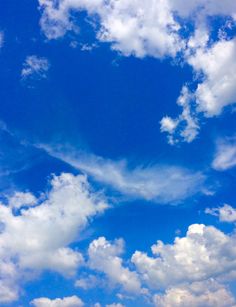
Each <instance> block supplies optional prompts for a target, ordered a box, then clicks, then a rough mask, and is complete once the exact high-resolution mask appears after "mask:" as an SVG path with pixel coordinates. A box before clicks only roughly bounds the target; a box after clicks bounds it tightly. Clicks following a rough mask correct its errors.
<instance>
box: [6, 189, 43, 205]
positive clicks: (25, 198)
mask: <svg viewBox="0 0 236 307" xmlns="http://www.w3.org/2000/svg"><path fill="white" fill-rule="evenodd" d="M36 204H37V199H36V197H35V196H34V195H33V194H32V193H29V192H14V194H13V195H12V196H10V197H9V198H8V205H9V206H10V207H11V208H15V209H20V208H21V207H23V206H26V207H29V206H34V205H36Z"/></svg>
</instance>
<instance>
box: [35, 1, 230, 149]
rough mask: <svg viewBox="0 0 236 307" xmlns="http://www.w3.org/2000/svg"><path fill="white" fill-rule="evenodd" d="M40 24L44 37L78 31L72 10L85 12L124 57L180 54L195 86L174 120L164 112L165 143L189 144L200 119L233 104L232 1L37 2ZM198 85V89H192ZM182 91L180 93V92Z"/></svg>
mask: <svg viewBox="0 0 236 307" xmlns="http://www.w3.org/2000/svg"><path fill="white" fill-rule="evenodd" d="M39 4H40V8H41V12H42V18H41V27H42V29H43V31H44V33H45V35H46V36H47V38H48V39H57V38H59V37H62V36H64V35H65V34H66V33H67V32H68V31H77V23H76V18H73V14H74V12H83V11H86V12H87V14H88V16H89V18H90V19H92V20H93V21H94V23H95V24H96V27H95V29H96V36H97V39H98V40H99V41H101V42H109V43H110V44H111V48H112V49H113V50H117V51H118V52H120V53H121V54H123V55H124V56H130V55H134V56H136V57H139V58H143V57H145V56H152V57H155V58H158V59H162V58H165V57H170V58H172V59H179V58H181V62H182V63H183V62H184V63H187V64H189V65H190V66H191V67H192V69H193V73H194V75H195V76H194V81H191V80H189V82H188V83H190V82H192V83H193V85H194V86H191V89H190V88H189V89H188V90H187V91H188V93H189V94H188V97H186V95H185V93H186V88H188V86H189V85H188V84H186V85H184V86H183V90H182V93H181V95H180V97H179V99H178V100H177V104H178V105H180V106H181V107H182V108H183V112H182V113H181V114H180V115H179V116H178V117H177V118H175V119H171V118H170V117H169V116H164V117H163V119H162V121H161V131H162V132H167V133H168V141H169V143H170V144H172V145H173V144H175V143H176V142H179V141H186V142H192V141H193V140H194V139H195V138H196V136H197V134H198V132H199V128H200V123H199V122H200V120H199V119H200V117H201V116H205V117H213V116H218V115H220V114H221V113H222V111H223V109H224V108H225V107H226V106H231V105H233V104H235V102H236V90H235V86H234V84H235V82H236V74H235V70H236V60H235V56H234V55H235V51H236V40H235V38H234V37H232V35H229V34H228V32H229V31H230V30H232V29H233V28H234V24H235V19H236V5H235V3H232V1H231V0H227V1H224V3H220V1H218V0H210V1H203V0H194V1H193V0H192V1H188V4H186V5H183V4H182V2H181V1H180V0H148V1H141V0H136V1H133V0H128V1H127V0H121V1H113V0H108V1H105V0H93V1H86V0H74V1H70V0H59V1H55V0H39ZM219 16H220V17H223V18H224V22H221V23H220V24H219V25H217V27H218V35H217V36H215V35H214V33H213V31H212V28H213V26H212V23H213V21H212V20H213V18H212V17H214V18H219ZM195 88H196V89H195ZM183 92H184V94H183Z"/></svg>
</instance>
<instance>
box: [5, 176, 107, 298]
mask: <svg viewBox="0 0 236 307" xmlns="http://www.w3.org/2000/svg"><path fill="white" fill-rule="evenodd" d="M16 200H17V205H16V206H17V207H18V208H19V203H18V198H17V199H16ZM16 206H14V204H12V205H11V206H10V207H9V206H6V205H4V204H0V216H1V220H0V222H1V234H0V264H1V265H0V276H1V280H2V282H3V287H2V288H1V287H0V291H1V289H4V287H5V288H7V287H8V288H9V289H10V290H9V291H13V290H14V289H15V297H16V296H17V285H18V282H19V280H20V279H21V280H22V278H23V279H24V275H25V274H26V275H28V273H30V272H31V273H34V272H35V273H40V272H41V271H42V270H52V271H56V272H58V273H60V274H63V275H65V276H68V277H70V276H73V275H74V274H75V273H76V270H77V268H78V267H79V266H80V265H82V264H83V257H82V255H81V254H80V253H79V252H78V251H75V250H72V249H71V248H69V247H68V245H69V244H70V243H72V242H75V241H77V240H78V239H79V234H80V232H81V230H83V229H84V227H85V226H86V225H87V224H88V222H89V220H90V219H91V218H92V217H93V216H95V215H96V214H98V213H100V212H103V210H104V209H105V208H106V207H107V204H106V203H105V202H104V200H103V198H102V195H101V194H100V195H97V194H95V193H92V192H91V191H90V187H89V184H88V182H87V179H86V177H85V176H82V175H80V176H73V175H72V174H65V173H64V174H61V175H60V176H58V177H57V176H54V177H53V179H52V181H51V190H50V191H49V192H48V193H47V194H45V199H44V200H43V201H42V202H41V204H40V205H38V206H36V207H29V208H25V209H21V210H20V214H18V215H14V212H13V211H12V208H14V207H16ZM30 278H33V275H32V274H30ZM5 292H6V291H5ZM12 297H13V295H12ZM0 302H4V301H3V296H1V295H0Z"/></svg>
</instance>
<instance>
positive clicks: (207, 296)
mask: <svg viewBox="0 0 236 307" xmlns="http://www.w3.org/2000/svg"><path fill="white" fill-rule="evenodd" d="M154 305H155V306H156V307H188V306H191V307H229V306H231V307H235V306H236V302H235V299H234V297H233V296H232V294H231V292H230V291H229V290H228V289H227V287H225V286H223V285H220V284H218V283H216V282H214V281H213V280H208V281H204V282H195V283H192V284H190V285H183V286H179V287H173V288H169V289H168V290H166V291H165V294H164V295H155V296H154Z"/></svg>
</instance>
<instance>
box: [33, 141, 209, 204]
mask: <svg viewBox="0 0 236 307" xmlns="http://www.w3.org/2000/svg"><path fill="white" fill-rule="evenodd" d="M39 147H40V148H42V149H44V150H46V151H47V152H48V154H50V155H52V156H53V157H56V158H58V159H61V160H62V161H64V162H66V163H68V164H70V165H71V166H73V167H75V168H76V169H79V170H81V171H83V172H85V173H86V174H88V175H89V176H91V177H93V178H94V179H95V180H96V181H98V182H101V183H103V184H105V185H107V186H110V187H112V188H113V189H114V190H116V191H118V192H120V193H121V194H122V195H124V196H126V197H128V198H130V199H145V200H148V201H149V200H152V201H155V202H160V203H179V202H181V201H183V200H184V199H186V198H188V197H190V196H193V195H195V194H196V193H199V192H200V193H201V192H204V182H205V179H206V178H205V176H204V175H203V174H202V173H201V172H193V171H190V170H188V169H186V168H183V167H178V166H168V165H161V164H159V165H158V164H157V165H151V166H142V165H139V166H136V167H134V168H130V167H129V166H128V162H127V161H126V160H120V161H113V160H109V159H103V158H101V157H98V156H95V155H92V154H89V153H87V154H86V153H82V152H76V151H75V150H73V149H67V148H60V147H57V146H48V145H39Z"/></svg>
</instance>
